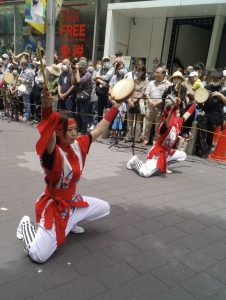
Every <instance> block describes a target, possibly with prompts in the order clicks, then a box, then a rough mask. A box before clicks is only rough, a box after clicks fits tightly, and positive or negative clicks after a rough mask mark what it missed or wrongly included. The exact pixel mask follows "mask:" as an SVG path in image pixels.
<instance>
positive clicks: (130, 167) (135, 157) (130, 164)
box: [126, 155, 137, 170]
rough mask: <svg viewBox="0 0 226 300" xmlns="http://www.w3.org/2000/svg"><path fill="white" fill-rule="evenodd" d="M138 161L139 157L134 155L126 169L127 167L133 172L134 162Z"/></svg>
mask: <svg viewBox="0 0 226 300" xmlns="http://www.w3.org/2000/svg"><path fill="white" fill-rule="evenodd" d="M136 159H137V156H136V155H133V156H132V157H131V158H130V160H129V161H128V162H127V164H126V167H127V169H128V170H132V165H133V162H134V160H136Z"/></svg>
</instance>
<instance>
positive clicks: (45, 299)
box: [27, 290, 63, 300]
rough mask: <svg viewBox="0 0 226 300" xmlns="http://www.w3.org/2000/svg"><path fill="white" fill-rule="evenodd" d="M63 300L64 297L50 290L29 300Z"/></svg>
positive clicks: (28, 299)
mask: <svg viewBox="0 0 226 300" xmlns="http://www.w3.org/2000/svg"><path fill="white" fill-rule="evenodd" d="M53 299H54V300H63V298H62V296H61V295H60V294H59V293H58V292H57V291H56V290H50V291H47V292H44V293H41V294H38V295H37V296H34V297H31V298H27V300H53Z"/></svg>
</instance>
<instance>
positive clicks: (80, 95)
mask: <svg viewBox="0 0 226 300" xmlns="http://www.w3.org/2000/svg"><path fill="white" fill-rule="evenodd" d="M76 99H77V101H86V100H89V99H90V95H89V94H88V93H87V92H85V91H78V92H77V94H76Z"/></svg>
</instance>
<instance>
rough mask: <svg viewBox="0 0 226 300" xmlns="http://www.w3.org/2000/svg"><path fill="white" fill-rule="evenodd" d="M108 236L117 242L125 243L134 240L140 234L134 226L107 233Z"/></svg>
mask: <svg viewBox="0 0 226 300" xmlns="http://www.w3.org/2000/svg"><path fill="white" fill-rule="evenodd" d="M109 234H110V235H111V236H112V237H113V238H114V239H115V240H117V241H127V240H131V239H135V238H136V237H138V236H140V235H141V232H140V231H138V230H137V229H135V228H134V226H131V225H127V226H122V227H121V228H119V229H115V230H112V231H109Z"/></svg>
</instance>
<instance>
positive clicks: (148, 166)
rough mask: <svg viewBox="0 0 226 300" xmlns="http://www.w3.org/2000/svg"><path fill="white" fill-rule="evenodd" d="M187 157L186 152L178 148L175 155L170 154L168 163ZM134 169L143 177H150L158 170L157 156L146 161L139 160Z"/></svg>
mask: <svg viewBox="0 0 226 300" xmlns="http://www.w3.org/2000/svg"><path fill="white" fill-rule="evenodd" d="M185 159H186V153H185V152H184V151H179V150H176V151H175V152H174V154H173V155H168V157H167V159H166V163H167V164H170V163H173V162H179V161H183V160H185ZM132 169H133V170H134V171H136V172H137V173H138V174H139V175H140V176H142V177H150V176H152V175H153V174H154V173H156V172H157V171H158V167H157V158H155V157H154V158H152V159H148V160H147V161H146V162H145V163H142V161H140V160H139V162H138V163H137V164H134V165H133V167H132Z"/></svg>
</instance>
